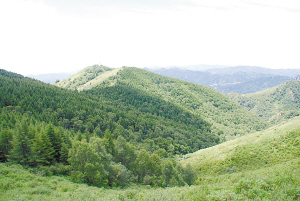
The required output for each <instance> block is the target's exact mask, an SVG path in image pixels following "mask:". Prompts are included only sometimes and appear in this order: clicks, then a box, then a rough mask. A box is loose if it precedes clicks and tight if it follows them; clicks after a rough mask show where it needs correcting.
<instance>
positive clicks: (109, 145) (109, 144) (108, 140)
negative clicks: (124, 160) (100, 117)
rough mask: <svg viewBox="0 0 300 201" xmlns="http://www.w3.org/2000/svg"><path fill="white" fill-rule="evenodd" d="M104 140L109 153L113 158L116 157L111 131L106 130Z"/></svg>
mask: <svg viewBox="0 0 300 201" xmlns="http://www.w3.org/2000/svg"><path fill="white" fill-rule="evenodd" d="M103 140H104V145H105V147H106V151H107V153H109V154H111V155H112V156H116V148H115V142H114V140H113V138H112V136H111V132H110V131H109V129H106V130H105V132H104V139H103Z"/></svg>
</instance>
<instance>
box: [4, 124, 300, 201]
mask: <svg viewBox="0 0 300 201" xmlns="http://www.w3.org/2000/svg"><path fill="white" fill-rule="evenodd" d="M299 121H300V119H299V118H297V119H294V120H291V121H289V122H287V124H282V125H280V126H276V127H274V128H271V129H269V130H268V131H266V132H267V133H263V132H259V133H255V134H250V135H249V136H250V137H249V140H254V139H256V138H258V139H259V140H258V142H259V143H258V144H257V147H256V149H255V147H254V146H255V143H252V145H251V146H247V142H245V141H244V140H245V139H244V140H239V139H241V138H246V137H248V136H244V137H241V138H239V139H236V140H233V141H230V142H231V144H230V145H229V147H230V148H234V147H236V148H237V147H239V146H244V147H245V149H249V150H248V151H254V150H256V151H257V150H261V151H262V152H263V153H264V154H266V155H264V156H263V157H262V155H261V156H260V158H262V159H263V161H262V163H259V164H258V165H255V164H256V162H257V160H254V161H253V162H251V160H250V161H248V163H252V165H251V166H249V167H250V168H247V165H245V163H244V162H242V165H241V166H239V167H236V168H234V167H231V168H227V169H226V170H225V171H221V172H218V174H213V175H211V174H210V171H202V170H201V171H200V172H198V173H197V174H198V180H197V181H196V184H197V185H194V186H184V187H169V188H160V187H156V188H149V187H148V186H132V187H130V188H125V189H104V188H95V187H90V186H87V185H86V184H75V183H72V182H70V181H68V177H62V176H54V175H53V176H51V174H50V175H49V171H48V169H52V170H56V171H55V172H56V173H57V174H58V175H59V171H58V169H59V167H58V166H50V167H49V168H48V169H45V168H40V169H36V168H29V169H24V168H23V167H22V166H17V165H7V164H6V165H5V164H0V175H1V177H0V199H1V200H27V199H34V200H298V199H299V184H300V174H299V172H300V158H299V153H298V154H296V153H297V152H299V146H300V145H299V133H300V132H299V127H300V126H299V125H300V124H299ZM297 123H298V124H297ZM294 128H296V130H293V129H294ZM286 131H287V132H286ZM272 132H273V133H275V135H274V136H273V135H272ZM282 132H283V133H284V134H285V133H286V135H283V136H282V138H284V140H283V141H284V142H283V143H281V142H279V143H277V144H278V145H279V146H277V147H276V148H275V151H278V152H279V153H278V154H277V155H276V156H280V157H279V159H278V160H275V157H272V159H271V160H272V161H273V162H272V163H270V164H264V162H265V161H267V160H268V159H267V158H268V156H272V154H270V152H269V153H268V151H272V149H271V150H270V149H268V146H267V148H265V147H264V146H262V145H271V144H272V143H274V141H276V140H278V136H279V135H280V133H282ZM291 133H293V134H291ZM264 134H267V136H266V137H264ZM260 138H262V139H260ZM293 138H295V143H294V144H291V143H290V142H291V141H292V140H293ZM272 141H273V142H272ZM226 143H229V142H226ZM286 145H288V146H291V148H288V150H285V151H284V150H282V149H287V146H286ZM218 146H222V144H221V145H218ZM224 147H225V145H224ZM230 148H229V149H230ZM259 148H260V149H259ZM218 152H219V154H220V157H218ZM210 153H214V155H213V156H214V157H215V158H216V160H215V161H213V159H212V158H211V159H210V162H211V163H210V164H211V165H212V166H211V167H212V168H213V167H214V166H213V164H212V163H214V162H215V163H218V159H219V158H221V157H223V156H224V155H228V156H229V155H230V153H229V152H227V151H226V150H224V149H221V148H220V149H219V150H218V149H217V147H211V148H208V149H205V150H203V151H202V153H199V152H198V153H195V154H192V155H190V156H189V157H190V158H188V159H186V160H183V161H182V163H186V162H187V160H192V161H194V162H195V163H194V164H193V165H195V164H197V163H201V161H200V162H196V161H195V160H194V159H195V157H199V156H200V154H201V155H204V156H209V155H210ZM241 156H244V161H245V160H248V159H249V158H248V156H247V154H243V155H241ZM285 156H287V158H285ZM193 158H194V159H193ZM224 158H226V157H224ZM204 163H206V164H209V163H207V162H206V161H205V160H204ZM220 165H221V166H222V164H220ZM226 167H227V166H226V165H224V166H223V168H224V169H225V168H226ZM244 167H246V169H244ZM207 170H208V169H207ZM46 175H48V176H46Z"/></svg>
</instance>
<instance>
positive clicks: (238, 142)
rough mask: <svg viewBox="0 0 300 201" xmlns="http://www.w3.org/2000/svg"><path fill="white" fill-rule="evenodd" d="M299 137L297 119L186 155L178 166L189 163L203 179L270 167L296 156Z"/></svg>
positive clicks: (298, 149) (298, 122) (299, 147)
mask: <svg viewBox="0 0 300 201" xmlns="http://www.w3.org/2000/svg"><path fill="white" fill-rule="evenodd" d="M299 134H300V118H299V117H297V118H294V119H292V120H289V121H288V122H286V123H283V124H280V125H278V126H275V127H272V128H269V129H267V130H265V131H261V132H258V133H253V134H249V135H246V136H243V137H240V138H237V139H234V140H231V141H228V142H224V143H222V144H219V145H216V146H214V147H210V148H208V149H203V150H199V151H197V152H194V153H191V154H187V155H185V160H182V163H183V164H185V163H190V164H191V165H192V166H193V167H194V168H195V170H196V171H197V173H199V174H201V175H204V176H205V175H206V176H207V175H219V174H225V173H226V172H236V171H245V170H255V169H257V167H270V166H273V165H275V164H278V163H282V162H287V161H290V160H293V159H296V158H298V157H299V154H300V152H299V151H300V136H299Z"/></svg>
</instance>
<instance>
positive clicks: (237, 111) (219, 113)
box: [86, 67, 266, 140]
mask: <svg viewBox="0 0 300 201" xmlns="http://www.w3.org/2000/svg"><path fill="white" fill-rule="evenodd" d="M119 88H123V89H124V88H126V90H127V91H131V90H133V91H134V90H139V91H140V92H142V93H143V96H148V97H156V98H159V99H162V100H164V101H166V102H168V103H172V104H174V105H176V106H177V107H180V108H182V109H183V110H184V111H187V112H189V113H191V114H194V115H197V116H200V117H202V118H204V119H205V120H206V121H208V122H210V123H212V124H213V126H212V132H213V133H215V134H219V135H221V139H222V140H225V138H227V139H231V138H234V137H235V136H241V135H245V134H247V133H250V132H254V131H257V130H262V129H264V128H265V127H266V124H265V123H264V122H263V121H261V120H260V119H259V118H258V117H257V116H256V115H253V114H252V113H249V112H248V111H247V110H245V109H244V108H242V107H240V106H239V105H238V104H236V103H235V102H234V101H232V100H230V99H229V98H227V97H226V96H224V95H222V94H221V93H219V92H217V91H215V90H212V89H210V88H209V87H205V86H202V85H198V84H193V83H189V82H186V81H182V80H178V79H174V78H170V77H166V76H162V75H158V74H155V73H151V72H148V71H146V70H142V69H138V68H129V67H125V68H122V70H121V71H119V72H118V73H117V75H116V76H111V77H110V78H108V79H107V80H106V81H104V83H102V84H100V85H99V86H98V87H96V88H93V89H91V90H88V91H86V93H88V94H93V95H101V96H102V97H106V98H108V99H109V100H110V101H112V100H116V101H119V102H124V98H125V97H124V96H127V95H125V94H122V93H126V94H130V92H129V93H128V92H120V91H118V89H119ZM130 101H131V102H129V100H127V101H125V102H127V103H126V104H133V105H134V106H135V107H136V104H134V103H133V102H134V101H137V100H136V99H134V100H133V99H132V100H130ZM146 102H147V100H146ZM140 104H142V103H140ZM151 104H153V101H152V102H151ZM144 108H145V107H144ZM161 109H162V110H164V108H161ZM175 115H176V114H175Z"/></svg>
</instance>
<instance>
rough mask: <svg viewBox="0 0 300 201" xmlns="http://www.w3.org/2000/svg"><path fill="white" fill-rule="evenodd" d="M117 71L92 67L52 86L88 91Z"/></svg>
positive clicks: (104, 67) (102, 67) (96, 66)
mask: <svg viewBox="0 0 300 201" xmlns="http://www.w3.org/2000/svg"><path fill="white" fill-rule="evenodd" d="M119 70H120V69H114V68H109V67H106V66H98V65H93V66H89V67H87V68H85V69H83V70H81V71H80V72H78V73H76V74H74V75H72V76H70V77H68V78H66V79H64V80H62V81H59V82H57V83H54V84H53V85H55V86H59V87H63V88H66V89H73V90H74V89H77V90H79V91H80V90H83V89H89V88H92V87H94V86H96V85H98V84H99V83H102V82H103V81H104V80H106V79H107V78H108V77H110V76H114V75H116V73H117V72H118V71H119Z"/></svg>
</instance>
